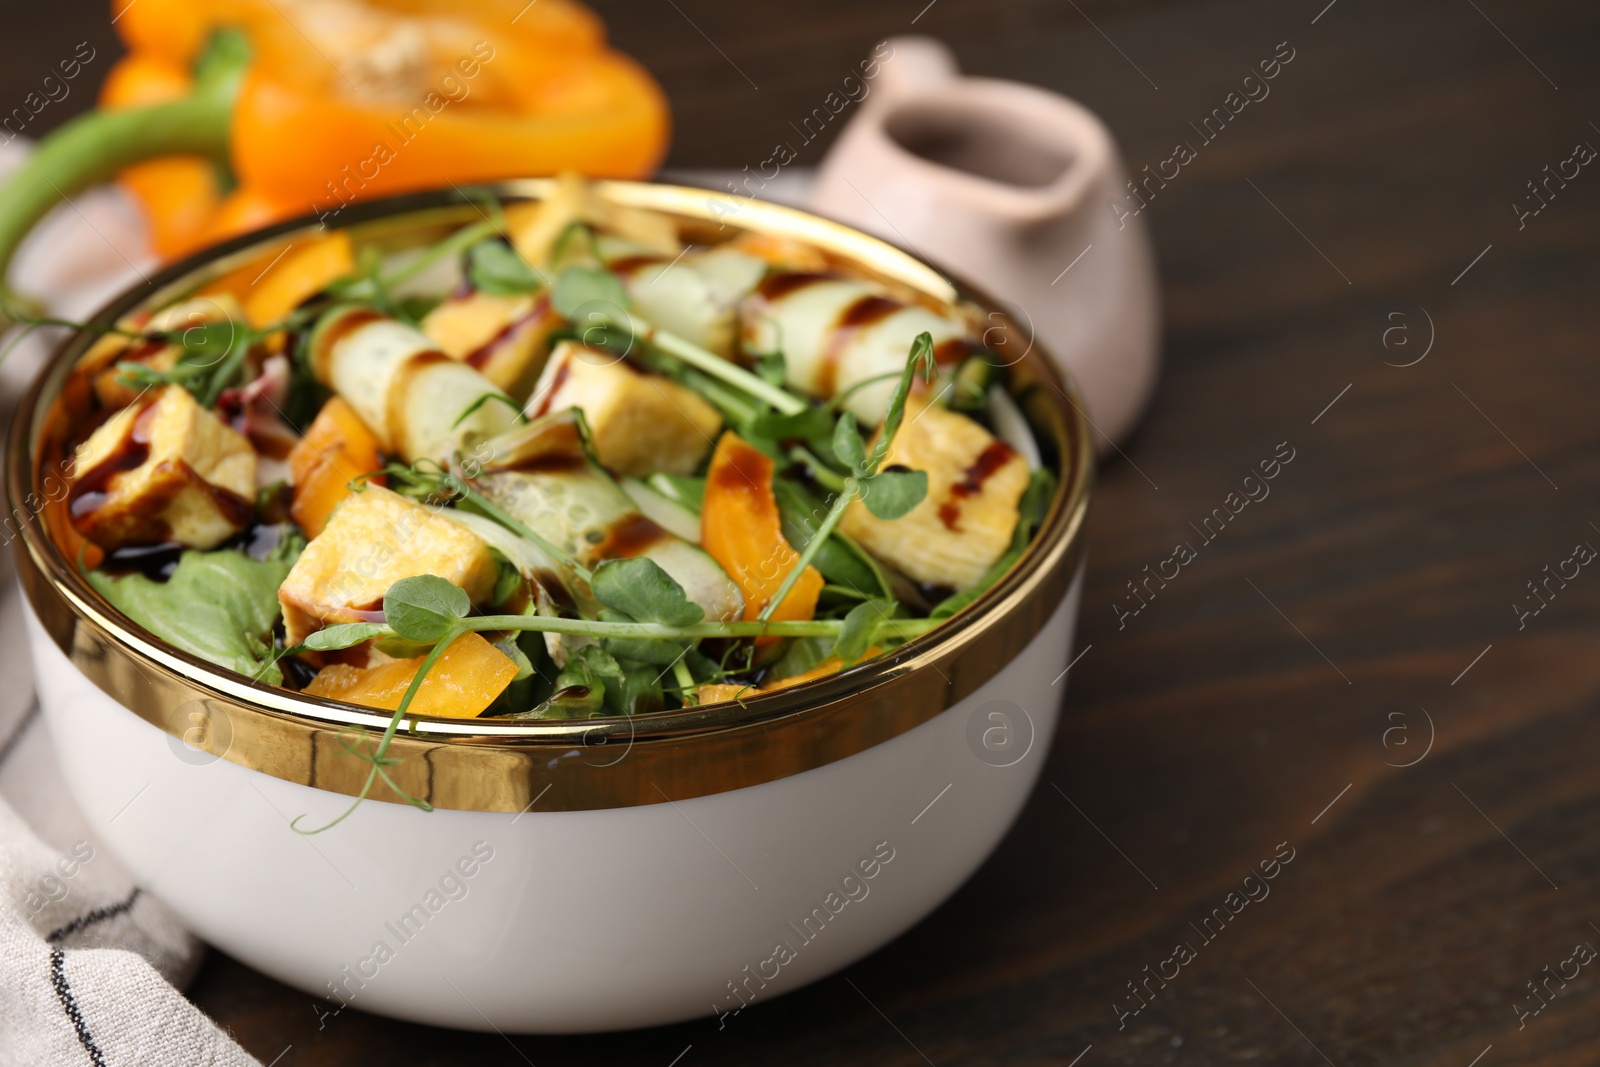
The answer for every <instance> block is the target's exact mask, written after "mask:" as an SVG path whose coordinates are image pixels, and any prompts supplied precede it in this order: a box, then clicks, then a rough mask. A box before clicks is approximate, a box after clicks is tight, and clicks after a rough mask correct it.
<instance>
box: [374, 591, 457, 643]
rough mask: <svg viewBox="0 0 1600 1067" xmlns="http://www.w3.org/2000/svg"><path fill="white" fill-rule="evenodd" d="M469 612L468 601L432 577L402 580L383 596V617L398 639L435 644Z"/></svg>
mask: <svg viewBox="0 0 1600 1067" xmlns="http://www.w3.org/2000/svg"><path fill="white" fill-rule="evenodd" d="M471 610H472V600H471V598H469V597H468V596H467V594H466V592H465V591H463V590H462V589H460V588H458V587H457V586H456V585H455V584H454V583H452V582H449V581H446V580H445V579H443V578H440V577H439V576H438V575H434V574H419V575H417V576H416V577H413V578H402V579H400V580H399V581H398V582H395V583H394V584H393V585H391V586H390V587H389V591H388V592H387V593H385V594H384V596H383V617H384V618H385V619H386V620H388V623H389V628H390V629H392V630H393V631H394V632H395V633H396V634H397V635H398V636H400V637H404V638H406V639H408V640H411V641H424V642H428V643H437V642H439V641H442V640H444V639H445V638H446V637H448V636H450V635H452V634H453V633H454V632H455V631H456V629H457V624H458V623H459V622H460V621H461V620H462V619H464V618H466V617H467V613H468V612H470V611H471Z"/></svg>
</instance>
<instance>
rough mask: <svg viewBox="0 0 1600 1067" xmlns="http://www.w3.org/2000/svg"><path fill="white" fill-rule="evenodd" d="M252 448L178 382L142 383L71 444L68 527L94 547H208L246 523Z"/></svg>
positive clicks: (251, 504) (250, 498)
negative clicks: (128, 401) (135, 397)
mask: <svg viewBox="0 0 1600 1067" xmlns="http://www.w3.org/2000/svg"><path fill="white" fill-rule="evenodd" d="M255 492H256V453H255V450H254V449H253V448H251V447H250V442H249V441H247V440H246V439H245V438H244V436H243V435H242V434H239V433H237V432H236V431H235V430H233V428H232V427H230V426H228V425H227V424H226V423H224V422H223V421H222V420H221V419H219V418H218V417H217V416H216V415H215V414H213V413H212V412H210V411H207V410H206V409H205V408H202V407H201V406H200V405H199V403H197V402H196V401H195V399H194V397H193V396H191V395H190V394H189V392H188V391H187V390H186V389H184V388H182V387H181V386H177V385H165V386H161V387H160V388H158V389H154V390H151V391H150V392H148V393H146V394H144V396H143V397H142V398H141V399H140V400H139V401H138V402H137V403H135V404H132V405H130V406H129V407H125V408H123V409H122V410H121V411H119V412H117V413H116V414H115V415H113V416H111V418H109V419H107V420H106V421H105V422H104V423H102V424H101V425H100V427H99V428H98V429H96V430H95V431H94V433H92V434H90V435H89V439H88V440H87V441H85V442H84V443H83V444H82V445H80V446H79V447H78V451H77V453H76V455H75V456H74V457H73V462H72V488H71V491H70V495H69V500H70V502H71V503H70V514H71V517H72V524H73V526H74V527H75V528H76V529H77V530H78V532H79V533H81V534H83V536H85V537H87V538H88V539H89V540H91V541H93V542H94V543H95V544H97V545H99V546H100V547H101V548H107V549H117V548H122V547H124V546H127V545H154V544H162V543H163V542H168V541H171V542H176V543H177V544H180V545H185V546H187V547H189V548H215V547H216V546H217V545H219V544H221V543H222V542H223V541H226V540H227V539H228V538H230V537H232V536H233V535H234V534H236V533H238V532H240V531H241V530H243V529H244V528H245V527H246V526H247V525H249V523H250V519H251V516H252V513H253V511H254V500H255Z"/></svg>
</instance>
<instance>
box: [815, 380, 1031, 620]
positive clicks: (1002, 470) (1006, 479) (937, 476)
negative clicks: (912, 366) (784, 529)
mask: <svg viewBox="0 0 1600 1067" xmlns="http://www.w3.org/2000/svg"><path fill="white" fill-rule="evenodd" d="M897 464H898V465H901V466H905V467H909V468H911V469H912V470H919V471H926V472H927V473H928V495H927V496H926V497H924V498H923V500H922V502H921V503H920V504H918V505H917V506H916V507H915V508H913V509H911V511H909V512H907V513H906V514H905V515H902V516H901V517H900V518H898V519H893V520H885V519H880V518H878V517H877V516H875V515H873V514H872V512H870V511H868V510H867V508H866V505H864V504H863V503H861V501H860V500H855V501H852V502H851V504H850V506H849V507H848V508H846V509H845V513H844V517H843V518H842V519H841V521H840V523H839V528H840V529H842V530H843V531H844V532H845V533H847V534H849V535H850V536H851V537H854V538H855V539H856V540H857V541H860V542H861V544H862V545H863V546H864V547H865V548H866V549H867V551H869V552H871V553H872V554H873V555H874V556H877V557H878V558H879V559H882V560H884V561H885V562H887V563H889V565H890V566H893V567H896V568H898V569H899V570H901V571H902V572H904V573H905V574H907V575H909V576H910V577H912V578H915V579H916V580H917V581H919V582H923V583H925V584H927V585H932V586H939V587H947V588H950V589H954V590H957V591H960V590H962V589H966V588H968V587H969V586H973V585H976V584H977V583H978V580H979V579H980V578H982V577H983V574H984V572H985V571H987V570H988V569H989V568H990V567H991V566H993V565H994V563H995V561H996V560H998V559H999V558H1000V557H1001V556H1002V555H1004V554H1005V551H1006V549H1007V548H1009V547H1010V546H1011V536H1012V534H1013V532H1014V531H1015V530H1016V526H1017V520H1018V519H1019V518H1020V517H1021V513H1020V511H1019V510H1018V507H1017V505H1018V501H1020V500H1021V499H1022V494H1023V492H1024V490H1026V489H1027V488H1028V462H1027V460H1025V459H1023V458H1022V456H1020V455H1018V454H1017V452H1016V451H1015V450H1013V449H1012V448H1011V447H1010V446H1009V445H1007V444H1006V443H1005V442H1004V441H1000V440H998V439H997V438H995V437H994V435H992V434H991V433H989V431H988V430H985V429H984V428H983V427H982V426H980V425H978V424H977V423H976V422H974V421H973V420H972V419H969V418H967V416H965V415H962V414H960V413H959V412H955V411H951V410H949V409H948V408H942V407H938V406H937V405H927V406H923V404H922V402H921V401H919V400H916V399H913V400H912V401H911V402H910V403H909V404H907V406H906V418H905V421H904V422H903V423H902V424H901V426H900V432H899V433H897V434H896V435H895V439H894V444H893V445H892V446H891V447H890V448H889V454H888V455H887V456H886V457H885V458H884V466H885V467H890V466H894V465H897Z"/></svg>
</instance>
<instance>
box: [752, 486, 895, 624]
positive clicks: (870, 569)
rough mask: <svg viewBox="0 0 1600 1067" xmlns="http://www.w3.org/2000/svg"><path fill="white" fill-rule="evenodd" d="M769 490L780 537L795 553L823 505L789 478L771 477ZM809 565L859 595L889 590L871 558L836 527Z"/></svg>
mask: <svg viewBox="0 0 1600 1067" xmlns="http://www.w3.org/2000/svg"><path fill="white" fill-rule="evenodd" d="M772 493H773V496H775V497H777V500H778V517H779V519H780V521H781V522H782V524H783V537H784V540H786V541H788V542H789V544H790V545H791V546H793V548H794V550H795V551H796V552H799V551H802V550H803V549H804V548H805V547H806V545H807V544H809V543H810V541H811V537H812V535H813V534H814V533H815V532H816V531H817V529H818V528H819V527H820V525H821V523H822V522H823V520H824V519H825V518H826V517H827V513H828V509H827V507H826V506H825V505H823V504H820V503H818V502H817V501H816V499H815V498H813V497H812V496H811V494H810V493H808V492H806V491H805V490H804V489H802V488H801V487H800V486H798V485H796V484H795V483H794V481H793V480H792V479H789V478H774V479H772ZM811 565H812V566H814V567H816V568H817V570H818V572H820V573H821V575H822V577H823V578H825V579H827V580H828V581H829V582H832V583H833V584H835V585H842V586H845V587H847V588H850V589H853V590H855V591H857V592H859V593H860V594H861V595H862V596H863V598H865V597H870V596H873V595H876V594H879V593H882V594H884V595H889V593H890V589H889V583H888V579H887V578H886V577H884V576H883V575H882V574H881V573H880V572H879V570H878V568H877V565H876V563H875V561H873V560H872V557H871V556H869V555H867V554H866V552H865V551H864V550H863V549H861V548H860V546H858V545H856V544H855V543H854V542H853V541H851V540H850V539H849V538H848V537H847V536H846V535H845V534H843V533H841V532H839V531H838V530H837V529H836V530H834V531H833V532H832V533H830V534H829V535H828V536H827V538H825V539H824V540H823V542H822V544H821V545H820V546H818V548H817V552H816V555H814V556H812V557H811Z"/></svg>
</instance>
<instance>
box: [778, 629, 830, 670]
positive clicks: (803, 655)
mask: <svg viewBox="0 0 1600 1067" xmlns="http://www.w3.org/2000/svg"><path fill="white" fill-rule="evenodd" d="M833 643H834V638H832V637H796V638H795V639H794V640H792V641H790V642H789V647H788V648H787V649H785V650H784V653H783V657H782V658H781V659H779V660H778V662H776V663H774V664H773V665H772V677H773V678H774V679H778V678H793V677H794V676H795V675H797V674H804V673H806V672H807V671H809V670H813V669H815V668H816V667H819V666H821V664H822V661H823V660H825V659H827V658H828V657H829V656H831V655H833Z"/></svg>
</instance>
